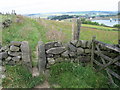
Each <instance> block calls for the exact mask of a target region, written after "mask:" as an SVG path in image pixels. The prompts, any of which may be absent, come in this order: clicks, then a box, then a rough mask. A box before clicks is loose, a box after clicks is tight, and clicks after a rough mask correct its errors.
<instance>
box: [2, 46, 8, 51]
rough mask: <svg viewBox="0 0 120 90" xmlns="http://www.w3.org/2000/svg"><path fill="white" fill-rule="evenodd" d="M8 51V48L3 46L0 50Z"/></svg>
mask: <svg viewBox="0 0 120 90" xmlns="http://www.w3.org/2000/svg"><path fill="white" fill-rule="evenodd" d="M8 50H9V46H4V47H2V48H1V51H8Z"/></svg>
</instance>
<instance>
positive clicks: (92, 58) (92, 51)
mask: <svg viewBox="0 0 120 90" xmlns="http://www.w3.org/2000/svg"><path fill="white" fill-rule="evenodd" d="M95 39H96V36H93V38H92V49H91V66H92V67H93V61H94V51H95V43H94V41H95Z"/></svg>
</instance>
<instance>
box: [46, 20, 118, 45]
mask: <svg viewBox="0 0 120 90" xmlns="http://www.w3.org/2000/svg"><path fill="white" fill-rule="evenodd" d="M44 21H45V23H46V26H47V27H48V28H49V29H51V30H52V29H54V30H58V31H62V32H64V34H65V35H66V38H65V39H64V40H65V41H66V42H67V41H68V40H71V37H72V36H71V33H72V23H71V22H66V21H63V22H59V21H51V20H50V21H48V20H44ZM52 27H53V28H52ZM113 29H116V28H110V27H103V26H96V25H87V24H82V27H81V36H80V39H83V40H91V39H92V37H93V36H94V35H95V36H96V37H97V40H100V41H103V42H105V43H110V44H117V42H118V32H117V31H113Z"/></svg>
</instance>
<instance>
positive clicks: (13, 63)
mask: <svg viewBox="0 0 120 90" xmlns="http://www.w3.org/2000/svg"><path fill="white" fill-rule="evenodd" d="M7 64H8V65H12V66H14V65H15V64H16V63H15V61H12V60H11V61H9V62H8V63H7Z"/></svg>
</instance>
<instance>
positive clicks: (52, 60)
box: [47, 58, 55, 65]
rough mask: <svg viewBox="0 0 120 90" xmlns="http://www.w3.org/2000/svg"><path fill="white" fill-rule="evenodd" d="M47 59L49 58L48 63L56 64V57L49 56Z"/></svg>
mask: <svg viewBox="0 0 120 90" xmlns="http://www.w3.org/2000/svg"><path fill="white" fill-rule="evenodd" d="M47 60H48V64H50V65H53V64H55V60H54V58H47Z"/></svg>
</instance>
